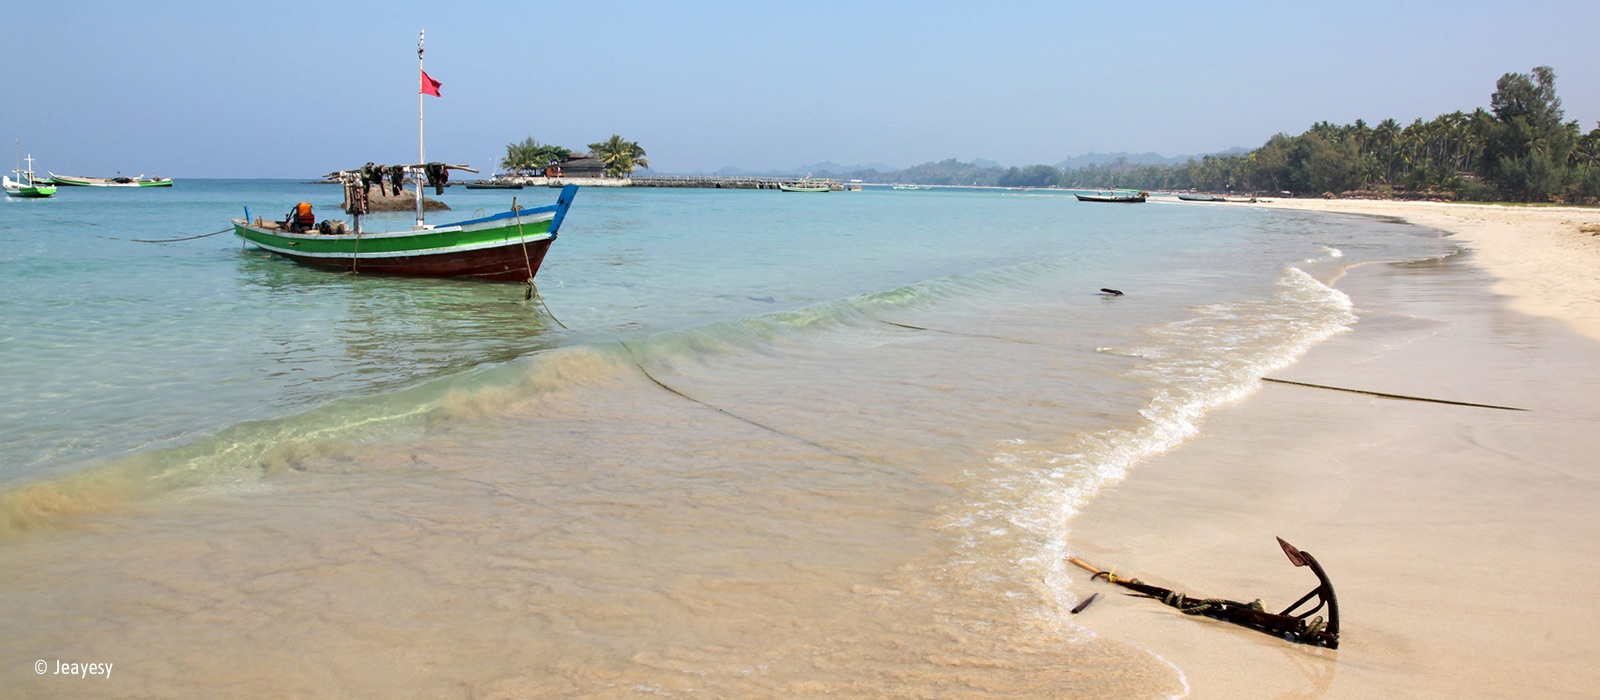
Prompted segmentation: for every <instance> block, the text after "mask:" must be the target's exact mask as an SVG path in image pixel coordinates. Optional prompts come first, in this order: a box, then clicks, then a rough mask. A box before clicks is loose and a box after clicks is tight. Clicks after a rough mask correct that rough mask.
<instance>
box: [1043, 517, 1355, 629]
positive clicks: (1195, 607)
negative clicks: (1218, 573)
mask: <svg viewBox="0 0 1600 700" xmlns="http://www.w3.org/2000/svg"><path fill="white" fill-rule="evenodd" d="M1278 545H1279V546H1281V547H1283V553H1284V555H1286V556H1288V557H1289V562H1290V563H1292V564H1294V565H1295V566H1296V567H1301V566H1309V567H1311V573H1313V574H1316V576H1317V587H1316V588H1313V589H1311V592H1309V593H1307V594H1305V595H1303V596H1301V597H1300V599H1299V600H1297V601H1295V602H1294V604H1293V605H1290V606H1289V607H1287V608H1284V609H1283V612H1280V613H1276V614H1274V613H1269V612H1267V611H1266V606H1265V605H1263V604H1262V603H1261V601H1260V600H1257V601H1254V602H1251V603H1240V602H1238V601H1233V600H1227V599H1224V598H1190V597H1188V596H1186V595H1184V594H1183V593H1179V592H1177V591H1173V590H1171V589H1167V588H1162V587H1160V586H1151V585H1149V584H1146V583H1144V582H1142V581H1140V580H1139V579H1136V578H1120V577H1118V576H1117V575H1116V574H1115V573H1113V572H1110V571H1102V570H1100V569H1098V568H1096V567H1094V566H1093V565H1091V564H1089V563H1088V562H1085V561H1083V560H1082V559H1079V558H1077V557H1068V558H1067V561H1070V562H1072V563H1073V564H1076V565H1078V566H1080V567H1082V568H1083V569H1084V570H1086V571H1088V572H1089V573H1090V574H1093V575H1092V576H1091V577H1090V578H1091V580H1092V579H1096V578H1100V577H1102V576H1103V577H1105V579H1106V582H1107V583H1113V584H1116V585H1118V586H1122V587H1123V588H1126V589H1128V590H1131V591H1134V593H1133V594H1132V595H1138V596H1143V597H1147V598H1154V599H1156V600H1159V601H1161V602H1162V603H1164V604H1166V605H1169V606H1171V607H1174V608H1177V609H1178V610H1179V611H1182V612H1183V613H1184V614H1186V615H1204V616H1206V617H1209V618H1212V619H1216V620H1222V621H1223V622H1231V623H1233V624H1235V625H1241V626H1244V627H1249V628H1251V629H1254V630H1260V631H1262V632H1266V633H1267V634H1270V635H1273V636H1277V637H1283V638H1284V639H1286V640H1288V641H1291V642H1295V643H1297V644H1310V645H1313V646H1321V647H1327V648H1329V649H1338V648H1339V599H1338V598H1336V597H1335V596H1334V594H1333V584H1332V583H1331V582H1329V581H1328V574H1327V573H1325V572H1324V571H1323V570H1322V565H1321V564H1318V563H1317V560H1316V558H1314V557H1312V556H1311V553H1310V552H1304V551H1301V550H1299V549H1296V548H1295V546H1294V545H1292V544H1289V543H1288V542H1285V541H1283V538H1282V537H1279V538H1278ZM1313 601H1314V602H1315V603H1316V604H1315V605H1313V606H1312V607H1311V608H1310V609H1309V610H1305V611H1303V612H1295V610H1296V609H1298V608H1300V607H1301V606H1304V605H1306V604H1307V603H1311V602H1313ZM1323 607H1327V609H1328V618H1327V620H1326V621H1324V620H1323V618H1322V617H1321V616H1317V617H1311V616H1312V615H1314V614H1316V613H1317V612H1318V611H1320V610H1322V609H1323ZM1308 617H1310V618H1311V619H1310V620H1307V619H1306V618H1308Z"/></svg>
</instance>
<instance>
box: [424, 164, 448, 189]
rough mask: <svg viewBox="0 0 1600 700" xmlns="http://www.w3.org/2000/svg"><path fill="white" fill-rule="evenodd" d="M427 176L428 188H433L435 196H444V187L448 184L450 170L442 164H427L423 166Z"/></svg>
mask: <svg viewBox="0 0 1600 700" xmlns="http://www.w3.org/2000/svg"><path fill="white" fill-rule="evenodd" d="M423 170H424V172H426V173H427V175H428V186H429V187H432V188H433V193H434V194H436V195H442V194H444V186H445V185H446V184H447V183H449V182H450V170H449V169H448V168H446V167H445V166H444V163H429V164H427V165H425V166H423Z"/></svg>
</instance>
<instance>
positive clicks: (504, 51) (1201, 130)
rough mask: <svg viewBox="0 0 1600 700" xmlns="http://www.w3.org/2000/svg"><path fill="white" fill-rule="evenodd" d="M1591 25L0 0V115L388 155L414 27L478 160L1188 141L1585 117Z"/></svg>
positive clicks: (1377, 12) (1586, 1)
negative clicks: (1541, 77) (1519, 115)
mask: <svg viewBox="0 0 1600 700" xmlns="http://www.w3.org/2000/svg"><path fill="white" fill-rule="evenodd" d="M1597 29H1600V2H1596V1H1595V0H1582V1H1576V0H1574V1H1554V0H1552V1H1544V0H1516V1H1515V2H1512V1H1509V0H1496V1H1495V2H1480V1H1478V0H1459V1H1454V2H1408V1H1406V0H1385V1H1366V0H1354V1H1348V2H1336V1H1333V0H1327V1H1316V2H1295V1H1293V0H1290V1H1288V2H1282V1H1280V2H1273V3H1265V2H1261V3H1256V2H1193V0H1187V1H1184V2H1166V1H1164V0H1147V1H1145V2H1121V3H1105V2H1096V3H1082V2H1069V1H1066V0H1061V1H1057V2H1007V1H1006V0H986V1H984V2H941V1H938V0H923V1H921V2H900V1H887V0H886V1H875V0H854V1H853V2H836V1H834V0H806V1H805V2H787V3H783V2H752V1H751V0H740V1H737V2H695V1H692V0H680V1H679V2H673V3H667V2H607V1H605V0H590V1H585V2H563V3H548V2H504V3H503V2H492V1H488V0H484V1H479V2H448V3H447V2H410V1H409V0H395V1H392V2H383V3H371V4H368V3H335V2H327V1H326V0H323V1H319V2H299V1H297V0H288V1H285V2H271V3H260V2H243V3H233V2H214V1H213V2H204V3H199V2H184V1H181V0H180V1H172V2H161V3H128V2H115V3H113V2H101V1H100V0H85V1H83V2H74V3H40V2H8V3H6V4H5V7H4V8H3V10H0V56H4V57H5V58H4V60H5V62H6V64H7V68H6V69H5V70H0V94H3V95H4V96H5V98H4V101H3V102H0V137H3V138H4V140H6V141H11V142H12V143H10V144H6V145H8V146H11V147H12V148H11V149H8V150H12V151H13V153H12V154H7V155H12V156H13V158H7V159H6V160H12V159H14V156H15V153H14V152H15V151H16V150H17V148H18V146H17V144H18V143H19V142H20V149H21V151H22V152H23V154H24V155H26V154H30V153H31V154H32V155H33V156H34V157H35V159H36V161H35V169H36V170H39V171H41V172H42V171H46V170H49V171H54V172H57V173H61V174H71V175H89V176H110V175H113V174H116V173H121V174H124V175H136V174H140V173H143V174H148V175H161V176H168V177H178V178H184V177H202V178H203V177H284V178H296V177H316V176H320V175H322V174H324V173H327V172H331V171H334V170H339V169H342V168H352V167H359V166H360V165H361V164H362V163H365V162H367V161H373V162H379V163H399V162H412V161H414V160H415V159H416V157H417V145H418V144H417V132H418V128H417V126H418V123H417V122H418V119H417V118H418V113H417V111H418V110H417V102H418V75H417V63H416V43H417V34H418V32H419V30H426V32H427V41H426V49H427V52H426V55H425V60H426V64H425V69H426V70H427V72H428V74H429V75H430V76H432V77H433V78H434V79H436V80H439V81H440V82H442V83H443V87H442V88H441V93H442V96H441V97H437V98H435V97H431V96H428V97H425V98H424V102H423V116H424V119H425V127H426V131H425V133H426V146H427V157H428V159H429V160H445V161H449V162H452V163H468V164H471V165H474V166H476V167H480V168H484V167H488V168H492V167H493V165H494V161H496V160H497V159H498V158H500V157H501V156H503V155H504V153H505V147H506V145H507V144H509V143H512V142H515V141H520V140H522V139H523V138H526V137H529V136H531V137H533V138H535V139H537V140H539V141H540V142H541V143H550V144H556V145H559V146H564V147H566V148H570V149H573V150H575V151H583V150H585V149H586V146H587V144H590V143H594V142H597V141H601V140H604V139H606V138H607V137H609V136H610V135H612V134H620V135H621V136H622V137H623V138H626V139H629V140H632V141H637V142H638V143H639V144H640V145H641V146H643V147H644V148H645V149H646V151H647V152H648V158H649V161H650V164H651V166H652V168H653V169H654V170H655V171H657V172H711V171H715V170H718V169H720V168H725V167H735V168H741V169H744V170H758V171H759V170H779V169H794V168H799V167H802V166H804V165H807V164H813V163H819V162H834V163H839V164H844V165H854V164H868V163H881V164H886V165H889V166H892V167H896V168H903V167H909V166H912V165H916V164H919V163H925V162H929V161H937V160H944V159H946V158H956V159H958V160H962V161H969V162H970V161H972V160H976V159H984V160H992V161H996V162H999V163H1001V164H1003V165H1008V166H1009V165H1016V166H1026V165H1030V164H1034V163H1048V164H1054V163H1057V162H1060V161H1062V160H1065V159H1066V158H1069V157H1072V156H1077V155H1082V154H1085V153H1092V152H1100V153H1107V152H1130V153H1144V152H1152V151H1153V152H1156V153H1160V154H1162V155H1165V156H1179V155H1197V154H1204V153H1214V152H1219V151H1224V150H1227V149H1229V148H1234V147H1246V148H1254V147H1257V146H1260V145H1261V144H1262V143H1265V142H1266V140H1267V139H1268V138H1270V137H1271V136H1272V135H1274V134H1277V133H1289V134H1298V133H1301V132H1303V131H1305V130H1306V129H1307V128H1308V127H1310V126H1311V125H1312V124H1314V123H1316V122H1319V121H1330V122H1334V123H1339V124H1348V123H1351V122H1354V121H1355V120H1356V119H1365V120H1366V121H1368V122H1369V123H1375V122H1378V121H1381V120H1383V119H1386V118H1394V119H1396V120H1399V121H1400V122H1401V123H1403V124H1404V123H1409V122H1411V121H1412V120H1414V119H1418V118H1421V119H1423V120H1428V119H1432V118H1433V117H1435V116H1438V115H1440V114H1445V113H1449V112H1453V111H1456V110H1462V111H1467V112H1470V111H1472V110H1473V109H1476V108H1479V107H1483V108H1487V107H1488V106H1489V96H1490V94H1491V93H1493V92H1494V85H1495V81H1496V80H1497V79H1499V77H1500V76H1501V75H1503V74H1505V73H1510V72H1517V73H1527V72H1529V71H1531V70H1532V69H1533V68H1534V67H1535V66H1540V65H1548V66H1551V67H1553V68H1555V70H1556V75H1557V80H1556V88H1557V94H1558V95H1559V96H1560V97H1561V99H1562V102H1563V105H1564V107H1565V109H1566V115H1567V118H1568V119H1569V120H1577V121H1578V122H1579V125H1580V127H1581V128H1582V129H1583V130H1584V131H1588V130H1590V129H1593V128H1595V127H1596V126H1597V120H1600V50H1597V49H1596V39H1595V36H1596V34H1595V32H1596V31H1597ZM19 66H25V67H26V69H19ZM5 169H6V170H9V169H10V168H9V167H7V168H5Z"/></svg>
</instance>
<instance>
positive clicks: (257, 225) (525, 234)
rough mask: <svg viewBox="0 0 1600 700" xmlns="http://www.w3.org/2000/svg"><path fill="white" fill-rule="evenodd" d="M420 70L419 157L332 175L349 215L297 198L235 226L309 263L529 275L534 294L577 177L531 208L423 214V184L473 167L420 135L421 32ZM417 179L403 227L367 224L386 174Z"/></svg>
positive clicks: (419, 272) (503, 277)
mask: <svg viewBox="0 0 1600 700" xmlns="http://www.w3.org/2000/svg"><path fill="white" fill-rule="evenodd" d="M417 70H418V72H420V73H422V79H423V83H422V84H423V90H422V91H421V92H419V93H418V95H417V156H418V157H417V160H418V162H417V163H414V164H411V165H390V166H386V167H384V168H382V169H381V172H379V171H376V170H374V168H373V167H372V164H371V163H368V164H367V167H363V168H361V169H359V170H341V171H339V172H337V173H334V174H333V176H332V177H333V178H334V179H337V181H338V182H339V183H340V184H341V185H343V186H344V212H345V213H347V214H349V215H350V216H351V219H352V221H351V224H350V225H348V226H347V225H346V224H345V222H344V221H323V222H321V223H320V224H319V223H317V221H316V218H315V217H314V216H313V215H312V210H311V204H310V203H307V202H300V203H299V204H296V205H295V208H294V209H292V210H290V212H289V215H288V216H287V217H285V218H284V220H283V221H266V220H263V219H262V218H259V217H258V218H255V219H254V220H252V219H251V217H250V209H249V208H248V207H246V208H245V213H244V218H243V219H234V220H233V233H234V235H236V236H238V237H239V238H240V239H242V240H243V241H244V242H246V243H250V244H253V245H255V246H256V247H257V248H260V249H262V250H265V251H268V252H271V253H275V254H277V255H281V256H283V257H285V258H288V259H290V260H293V261H295V262H297V263H301V264H304V265H311V266H315V267H322V268H328V269H333V270H340V271H345V272H367V273H382V274H394V275H416V276H422V277H462V278H468V279H479V280H497V281H505V282H525V283H526V284H527V285H528V296H527V298H532V297H533V278H534V275H536V274H538V273H539V266H540V265H541V264H542V263H543V262H544V256H545V254H546V253H547V252H549V250H550V244H551V243H554V242H555V240H556V233H557V232H558V231H559V230H560V229H561V222H562V220H563V219H565V218H566V216H567V209H568V208H569V207H571V206H572V200H573V198H574V197H576V196H577V194H578V186H577V185H567V186H566V187H563V188H561V194H560V195H559V196H558V197H557V198H556V203H555V204H552V205H549V206H543V207H536V208H532V209H527V208H523V207H519V206H517V199H516V198H515V197H512V198H511V209H510V210H509V211H504V212H500V213H498V214H491V215H489V216H480V217H477V218H473V219H467V220H465V221H457V222H455V223H450V224H443V225H432V224H428V223H427V222H426V221H424V216H423V212H424V210H425V206H424V204H423V198H422V186H423V183H424V182H426V183H427V185H428V186H430V187H433V188H435V190H434V191H435V192H436V193H441V194H442V193H443V192H444V188H445V186H446V185H448V184H449V180H450V171H451V170H464V171H467V172H471V173H476V172H478V171H477V170H475V169H473V168H471V167H468V166H466V165H452V164H449V163H440V162H428V161H427V160H425V159H424V153H425V151H424V150H423V141H422V95H435V96H437V95H438V94H439V93H438V83H437V81H433V82H432V90H431V91H430V90H429V88H428V86H429V82H430V81H431V79H430V78H429V77H428V74H427V73H426V72H425V71H422V38H421V37H420V36H419V37H418V39H417ZM407 177H409V178H411V179H412V181H413V182H415V183H416V193H415V197H416V210H417V218H416V225H414V226H412V227H411V228H410V229H408V230H400V231H366V230H363V229H362V226H361V223H362V222H361V217H362V215H364V214H367V213H368V212H369V210H370V209H371V204H372V199H371V198H370V195H371V193H372V192H371V191H372V188H373V187H374V186H376V187H378V188H379V190H380V191H382V189H383V187H384V186H385V179H389V184H390V185H392V186H393V187H394V188H395V190H396V192H395V194H399V192H398V190H399V188H400V185H401V183H402V182H403V181H404V180H405V179H406V178H407Z"/></svg>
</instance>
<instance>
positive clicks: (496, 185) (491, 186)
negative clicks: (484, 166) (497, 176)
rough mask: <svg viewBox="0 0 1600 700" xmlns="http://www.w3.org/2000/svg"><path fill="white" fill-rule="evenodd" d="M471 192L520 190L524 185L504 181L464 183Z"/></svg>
mask: <svg viewBox="0 0 1600 700" xmlns="http://www.w3.org/2000/svg"><path fill="white" fill-rule="evenodd" d="M464 184H465V186H466V188H467V189H469V190H520V189H522V183H520V182H506V181H504V180H490V181H481V182H468V183H464Z"/></svg>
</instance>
